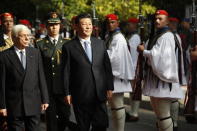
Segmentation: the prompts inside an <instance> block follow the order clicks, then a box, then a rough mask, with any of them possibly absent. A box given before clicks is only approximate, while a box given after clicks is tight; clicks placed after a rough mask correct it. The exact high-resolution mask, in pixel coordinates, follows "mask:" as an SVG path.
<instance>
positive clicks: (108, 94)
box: [107, 90, 113, 101]
mask: <svg viewBox="0 0 197 131" xmlns="http://www.w3.org/2000/svg"><path fill="white" fill-rule="evenodd" d="M112 95H113V93H112V90H108V91H107V100H108V101H111V99H112Z"/></svg>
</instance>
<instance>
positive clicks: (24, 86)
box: [0, 25, 49, 131]
mask: <svg viewBox="0 0 197 131" xmlns="http://www.w3.org/2000/svg"><path fill="white" fill-rule="evenodd" d="M29 36H30V30H29V29H28V28H27V27H26V26H24V25H16V26H14V27H13V30H12V39H13V42H14V46H12V47H11V48H9V49H7V50H5V51H3V52H2V53H1V54H0V72H1V73H0V115H3V116H7V118H8V119H7V122H8V131H24V130H25V131H39V123H40V113H41V110H46V109H47V107H48V103H49V100H48V91H47V86H46V81H45V76H44V71H43V65H42V60H41V59H42V58H41V55H40V53H39V51H38V50H37V49H35V48H31V47H28V44H29V42H30V39H29Z"/></svg>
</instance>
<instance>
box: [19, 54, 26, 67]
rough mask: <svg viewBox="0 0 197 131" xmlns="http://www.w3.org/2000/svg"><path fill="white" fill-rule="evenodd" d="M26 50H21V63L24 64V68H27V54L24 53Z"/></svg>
mask: <svg viewBox="0 0 197 131" xmlns="http://www.w3.org/2000/svg"><path fill="white" fill-rule="evenodd" d="M24 53H25V52H24V51H20V60H21V64H22V66H23V68H24V69H25V68H26V60H25V55H24Z"/></svg>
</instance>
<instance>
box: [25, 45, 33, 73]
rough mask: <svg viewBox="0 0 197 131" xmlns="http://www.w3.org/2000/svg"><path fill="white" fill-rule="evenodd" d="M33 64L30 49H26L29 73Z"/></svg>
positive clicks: (27, 70)
mask: <svg viewBox="0 0 197 131" xmlns="http://www.w3.org/2000/svg"><path fill="white" fill-rule="evenodd" d="M32 63H34V62H33V54H32V52H31V50H30V49H29V48H26V72H29V69H30V67H31V66H30V64H32Z"/></svg>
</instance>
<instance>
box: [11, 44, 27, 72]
mask: <svg viewBox="0 0 197 131" xmlns="http://www.w3.org/2000/svg"><path fill="white" fill-rule="evenodd" d="M7 57H8V58H9V60H10V61H11V62H12V64H13V65H14V66H15V68H16V69H17V70H18V71H19V72H20V73H22V74H23V73H24V72H25V70H24V68H23V66H22V64H21V61H20V60H19V58H18V56H17V54H16V52H15V49H14V46H12V47H11V48H10V52H9V55H7Z"/></svg>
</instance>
